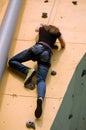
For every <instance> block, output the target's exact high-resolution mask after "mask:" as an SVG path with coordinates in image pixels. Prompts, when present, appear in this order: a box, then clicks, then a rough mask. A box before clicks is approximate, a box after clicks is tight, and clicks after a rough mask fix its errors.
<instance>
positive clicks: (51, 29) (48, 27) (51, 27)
mask: <svg viewBox="0 0 86 130" xmlns="http://www.w3.org/2000/svg"><path fill="white" fill-rule="evenodd" d="M44 28H45V30H46V31H48V32H49V33H51V34H53V35H56V36H57V37H60V36H61V33H60V30H59V28H57V27H55V26H54V25H44Z"/></svg>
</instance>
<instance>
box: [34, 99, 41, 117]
mask: <svg viewBox="0 0 86 130" xmlns="http://www.w3.org/2000/svg"><path fill="white" fill-rule="evenodd" d="M41 115H42V99H37V108H36V110H35V117H36V118H40V116H41Z"/></svg>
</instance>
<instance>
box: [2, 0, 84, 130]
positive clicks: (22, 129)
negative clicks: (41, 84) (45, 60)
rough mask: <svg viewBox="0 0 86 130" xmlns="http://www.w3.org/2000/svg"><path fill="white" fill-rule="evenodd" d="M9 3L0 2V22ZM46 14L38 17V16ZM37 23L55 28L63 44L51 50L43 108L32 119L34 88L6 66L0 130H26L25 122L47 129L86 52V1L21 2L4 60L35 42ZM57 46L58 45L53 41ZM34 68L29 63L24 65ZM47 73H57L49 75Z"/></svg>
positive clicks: (33, 0) (35, 0)
mask: <svg viewBox="0 0 86 130" xmlns="http://www.w3.org/2000/svg"><path fill="white" fill-rule="evenodd" d="M8 1H9V0H1V1H0V23H1V21H2V18H3V17H4V13H5V10H6V7H7V4H8ZM43 12H46V13H47V14H48V17H47V18H42V17H41V16H42V13H43ZM40 23H48V24H53V25H56V26H58V27H59V28H60V30H61V32H62V35H63V38H64V39H65V42H66V48H65V49H64V50H58V51H56V50H55V51H54V55H53V57H52V66H51V68H50V71H49V73H48V77H47V81H46V83H47V91H46V97H45V100H44V105H43V115H42V117H41V118H40V119H39V120H36V119H35V117H34V110H35V108H36V97H37V89H36V88H35V89H34V90H29V89H26V88H25V87H24V84H23V83H24V77H21V76H19V75H17V74H16V73H13V72H12V71H11V70H9V68H8V64H7V67H6V70H5V73H4V76H3V79H2V83H1V85H0V129H1V130H11V129H12V130H27V127H26V121H27V120H35V125H36V130H50V127H51V125H52V123H53V120H54V118H55V116H56V114H57V112H58V109H59V107H60V104H61V102H62V99H63V97H64V94H65V92H66V90H67V87H68V84H69V82H70V80H71V77H72V75H73V73H74V71H75V68H76V66H77V64H78V63H79V61H80V59H81V58H82V56H83V55H84V53H85V51H86V36H85V34H86V1H85V0H79V1H77V5H74V4H73V3H72V0H70V1H69V0H49V1H48V2H47V3H45V1H44V0H23V5H22V8H21V12H20V15H19V19H18V23H17V25H16V30H15V34H14V37H13V40H12V44H11V47H10V51H9V56H8V59H10V58H11V57H12V56H13V55H15V54H17V53H18V52H20V51H21V50H24V49H26V48H28V47H30V46H32V45H33V44H34V43H35V39H36V35H37V33H36V32H35V31H34V30H35V28H36V27H37V26H38V25H39V24H40ZM57 44H58V46H59V47H60V45H59V42H58V41H57ZM25 64H26V65H28V66H30V67H36V63H33V62H32V61H30V62H27V63H25ZM51 70H55V71H56V72H57V75H56V76H51V74H50V73H51Z"/></svg>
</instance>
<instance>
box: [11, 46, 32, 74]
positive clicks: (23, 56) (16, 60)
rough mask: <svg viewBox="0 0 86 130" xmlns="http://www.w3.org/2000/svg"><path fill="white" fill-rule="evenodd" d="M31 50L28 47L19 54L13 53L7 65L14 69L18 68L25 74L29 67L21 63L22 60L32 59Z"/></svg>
mask: <svg viewBox="0 0 86 130" xmlns="http://www.w3.org/2000/svg"><path fill="white" fill-rule="evenodd" d="M32 55H33V54H32V51H31V48H30V49H26V50H24V51H22V52H20V53H19V54H17V55H15V56H14V57H12V58H11V59H10V60H9V66H10V67H12V68H13V69H15V70H18V71H20V72H22V73H24V74H27V72H28V69H29V67H27V66H25V65H23V64H22V62H25V61H28V60H31V59H32Z"/></svg>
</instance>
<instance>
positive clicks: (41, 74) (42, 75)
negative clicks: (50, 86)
mask: <svg viewBox="0 0 86 130" xmlns="http://www.w3.org/2000/svg"><path fill="white" fill-rule="evenodd" d="M48 70H49V67H46V66H44V65H38V72H37V87H38V99H37V108H36V110H35V116H36V118H40V116H41V114H42V101H43V99H44V97H45V93H46V83H45V80H46V76H47V73H48Z"/></svg>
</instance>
